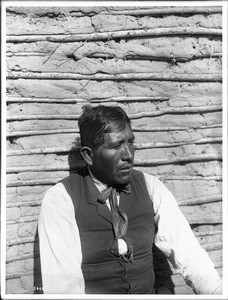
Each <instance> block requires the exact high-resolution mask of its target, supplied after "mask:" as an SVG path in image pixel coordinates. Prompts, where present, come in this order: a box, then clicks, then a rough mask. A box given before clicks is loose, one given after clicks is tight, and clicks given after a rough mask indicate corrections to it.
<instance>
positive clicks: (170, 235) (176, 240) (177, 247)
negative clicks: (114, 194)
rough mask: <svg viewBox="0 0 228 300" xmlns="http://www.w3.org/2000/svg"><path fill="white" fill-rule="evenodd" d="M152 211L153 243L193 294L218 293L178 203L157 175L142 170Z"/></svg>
mask: <svg viewBox="0 0 228 300" xmlns="http://www.w3.org/2000/svg"><path fill="white" fill-rule="evenodd" d="M144 175H145V179H146V184H147V187H148V191H149V194H150V196H151V200H152V201H153V206H154V212H155V223H156V225H157V233H156V237H155V245H156V246H157V247H158V248H159V249H160V250H161V251H162V252H163V253H164V254H165V255H166V257H167V258H168V260H169V261H170V262H171V263H172V265H173V266H174V268H175V269H176V270H177V272H178V273H180V274H181V275H182V276H183V277H184V279H185V281H186V283H187V284H188V285H189V286H191V288H192V289H193V290H194V292H195V293H196V294H213V293H216V294H219V293H220V294H221V293H222V290H221V280H220V277H219V275H218V273H217V271H216V270H215V268H214V265H213V263H212V261H211V259H210V257H209V256H208V254H207V252H206V251H205V250H204V249H203V248H202V247H201V246H200V244H199V242H198V241H197V239H196V237H195V236H194V234H193V232H192V230H191V228H190V226H189V224H188V222H187V220H186V218H185V217H184V215H183V214H182V212H181V211H180V209H179V207H178V204H177V202H176V200H175V198H174V197H173V195H172V194H171V192H170V191H169V190H168V189H167V188H166V187H165V185H164V184H163V183H162V182H161V181H160V180H158V179H157V178H155V177H153V176H151V175H149V174H144Z"/></svg>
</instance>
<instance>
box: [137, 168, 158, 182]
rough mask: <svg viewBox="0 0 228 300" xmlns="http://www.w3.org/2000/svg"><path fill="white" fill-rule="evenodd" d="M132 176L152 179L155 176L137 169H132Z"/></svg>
mask: <svg viewBox="0 0 228 300" xmlns="http://www.w3.org/2000/svg"><path fill="white" fill-rule="evenodd" d="M133 177H141V178H144V179H145V180H153V179H154V178H156V177H155V176H154V175H152V174H150V173H148V172H145V171H140V170H137V169H133Z"/></svg>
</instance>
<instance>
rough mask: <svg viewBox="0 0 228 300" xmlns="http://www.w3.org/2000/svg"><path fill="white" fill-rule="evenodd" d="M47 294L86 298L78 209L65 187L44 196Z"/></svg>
mask: <svg viewBox="0 0 228 300" xmlns="http://www.w3.org/2000/svg"><path fill="white" fill-rule="evenodd" d="M38 232H39V243H40V259H41V272H42V281H43V290H44V293H45V294H85V283H84V278H83V274H82V270H81V262H82V252H81V243H80V236H79V231H78V227H77V224H76V220H75V216H74V206H73V203H72V201H71V198H70V196H69V195H68V193H67V191H66V190H65V187H64V186H63V184H62V183H58V184H56V185H55V186H53V187H52V188H50V189H49V190H48V191H47V193H46V194H45V196H44V199H43V201H42V205H41V211H40V215H39V221H38Z"/></svg>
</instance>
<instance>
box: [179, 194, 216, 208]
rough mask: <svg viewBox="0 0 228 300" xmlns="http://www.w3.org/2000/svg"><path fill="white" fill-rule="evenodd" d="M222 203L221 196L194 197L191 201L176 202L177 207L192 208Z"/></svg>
mask: <svg viewBox="0 0 228 300" xmlns="http://www.w3.org/2000/svg"><path fill="white" fill-rule="evenodd" d="M219 201H222V195H221V194H216V195H206V196H201V197H195V198H191V199H186V200H182V201H178V205H179V206H193V205H200V204H207V203H212V202H219Z"/></svg>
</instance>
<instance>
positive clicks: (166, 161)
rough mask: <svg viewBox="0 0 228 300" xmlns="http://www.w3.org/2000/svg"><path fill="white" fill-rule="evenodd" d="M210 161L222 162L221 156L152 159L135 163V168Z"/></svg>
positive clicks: (203, 155)
mask: <svg viewBox="0 0 228 300" xmlns="http://www.w3.org/2000/svg"><path fill="white" fill-rule="evenodd" d="M211 160H222V154H221V153H218V154H198V155H188V156H185V157H184V156H182V157H177V158H172V159H166V158H165V159H152V160H146V161H135V166H158V165H169V164H182V163H190V162H199V161H200V162H205V161H211Z"/></svg>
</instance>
